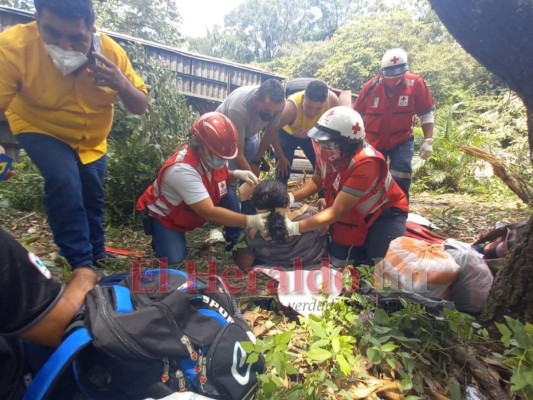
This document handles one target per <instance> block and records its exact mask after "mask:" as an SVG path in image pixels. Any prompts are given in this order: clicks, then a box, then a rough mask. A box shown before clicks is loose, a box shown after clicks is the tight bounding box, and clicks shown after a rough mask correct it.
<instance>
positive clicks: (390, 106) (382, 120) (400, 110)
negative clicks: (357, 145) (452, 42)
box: [353, 49, 435, 197]
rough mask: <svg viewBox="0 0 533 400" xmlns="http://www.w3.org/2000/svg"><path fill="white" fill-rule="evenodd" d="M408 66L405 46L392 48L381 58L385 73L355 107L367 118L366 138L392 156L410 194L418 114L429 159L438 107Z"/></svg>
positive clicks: (368, 85) (396, 173) (364, 90)
mask: <svg viewBox="0 0 533 400" xmlns="http://www.w3.org/2000/svg"><path fill="white" fill-rule="evenodd" d="M408 69H409V66H408V63H407V53H406V52H405V51H404V50H402V49H391V50H388V51H387V52H386V53H385V54H384V55H383V58H382V60H381V74H380V75H379V76H375V77H373V78H372V79H370V80H369V81H368V82H367V83H365V84H364V85H363V88H362V90H361V93H360V94H359V96H358V97H357V100H356V102H355V104H354V107H353V108H354V110H356V111H357V112H358V113H359V114H361V116H362V117H363V118H364V121H365V129H366V140H367V141H368V143H369V144H371V145H372V146H373V147H374V148H375V149H376V150H378V151H380V152H381V153H382V154H383V155H384V156H385V158H388V159H389V166H390V172H391V174H392V176H393V178H394V180H395V181H396V182H397V183H398V185H400V187H401V188H402V190H403V191H404V193H405V194H406V195H407V197H409V188H410V186H411V174H412V172H413V169H412V167H411V162H412V160H413V153H414V143H413V141H414V138H413V125H414V121H415V116H418V118H419V120H420V125H421V126H422V131H423V132H424V142H423V143H422V146H421V148H420V157H421V158H422V159H424V160H426V159H428V158H429V157H430V156H431V154H432V152H433V121H434V116H433V110H434V108H435V103H434V101H433V97H432V95H431V92H430V91H429V88H428V87H427V85H426V82H425V81H424V79H423V78H422V77H420V76H418V75H415V74H412V73H411V72H409V71H408Z"/></svg>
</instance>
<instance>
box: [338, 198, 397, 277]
mask: <svg viewBox="0 0 533 400" xmlns="http://www.w3.org/2000/svg"><path fill="white" fill-rule="evenodd" d="M406 221H407V213H406V212H404V211H401V210H399V209H397V208H387V209H385V210H383V212H382V213H381V215H380V216H379V217H378V219H377V220H376V221H375V222H374V223H373V224H372V226H371V227H370V228H369V229H368V233H367V235H366V239H365V244H364V245H363V246H343V245H339V244H335V243H333V242H332V241H331V239H330V241H329V244H328V253H329V258H330V262H331V264H332V265H333V266H335V267H337V268H343V267H344V266H345V265H347V264H355V265H360V264H365V265H375V264H376V263H378V262H379V261H380V260H381V259H382V258H383V257H385V254H386V253H387V250H388V249H389V245H390V242H392V241H393V240H394V239H396V238H397V237H400V236H403V235H404V233H405V223H406Z"/></svg>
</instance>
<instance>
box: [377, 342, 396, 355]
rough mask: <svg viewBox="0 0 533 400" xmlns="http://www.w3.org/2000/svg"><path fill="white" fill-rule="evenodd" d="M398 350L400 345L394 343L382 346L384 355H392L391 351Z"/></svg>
mask: <svg viewBox="0 0 533 400" xmlns="http://www.w3.org/2000/svg"><path fill="white" fill-rule="evenodd" d="M397 348H398V345H396V344H394V343H393V342H388V343H385V344H384V345H383V346H381V349H380V350H381V351H383V352H384V353H390V352H391V351H394V350H396V349H397Z"/></svg>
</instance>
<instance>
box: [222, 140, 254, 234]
mask: <svg viewBox="0 0 533 400" xmlns="http://www.w3.org/2000/svg"><path fill="white" fill-rule="evenodd" d="M257 150H259V135H254V136H251V137H248V138H246V139H245V140H244V149H243V152H244V157H245V158H246V160H247V161H248V162H249V163H250V162H251V161H252V160H253V159H254V158H255V156H256V154H257ZM228 167H229V169H230V170H231V171H233V170H236V169H238V167H237V164H236V163H235V161H233V160H232V161H230V162H229V163H228ZM238 183H239V182H237V181H233V182H232V183H231V185H229V186H228V194H227V195H226V196H224V198H223V199H222V200H221V201H220V204H219V205H220V207H224V208H227V209H228V210H231V211H235V212H238V213H241V212H242V213H243V214H255V209H254V208H253V206H251V202H247V204H244V203H243V204H242V210H241V204H240V203H239V196H238V195H237V184H238ZM225 231H226V241H228V242H230V243H237V241H238V240H239V236H240V235H241V228H240V227H238V226H227V227H226V229H225Z"/></svg>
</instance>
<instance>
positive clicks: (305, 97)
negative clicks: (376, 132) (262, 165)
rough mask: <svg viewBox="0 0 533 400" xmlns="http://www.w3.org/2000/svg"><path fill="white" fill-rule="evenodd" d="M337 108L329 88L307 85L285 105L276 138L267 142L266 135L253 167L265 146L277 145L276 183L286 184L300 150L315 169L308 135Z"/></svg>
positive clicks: (336, 102)
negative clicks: (297, 149) (271, 142)
mask: <svg viewBox="0 0 533 400" xmlns="http://www.w3.org/2000/svg"><path fill="white" fill-rule="evenodd" d="M338 105H339V99H338V97H337V95H336V94H335V93H334V92H333V91H331V90H329V88H328V85H327V84H326V83H325V82H323V81H321V80H318V79H316V80H313V81H311V82H309V83H308V85H307V87H306V88H305V90H302V91H300V92H297V93H294V94H293V95H291V96H290V97H289V98H288V99H287V101H286V102H285V107H284V108H283V111H282V113H281V117H280V122H279V128H280V129H279V132H278V137H272V138H269V137H267V136H266V135H265V137H264V138H263V140H262V142H261V145H260V149H259V152H258V154H257V155H256V158H255V159H254V160H253V161H252V164H255V165H259V162H260V159H261V157H262V155H263V152H264V151H265V150H266V147H267V146H265V145H268V144H270V141H271V140H273V142H274V143H276V141H279V145H278V146H277V148H280V149H281V151H279V152H278V154H277V166H276V175H277V179H278V180H280V181H281V182H283V183H287V181H288V180H289V176H290V174H291V165H292V161H293V159H294V152H295V150H296V148H298V147H300V148H301V149H302V150H303V152H304V154H305V156H306V157H307V159H308V160H309V161H310V162H311V164H312V165H313V168H314V167H315V160H316V157H315V151H314V150H313V144H312V142H311V139H309V137H307V132H308V131H309V130H310V129H311V128H314V126H315V124H316V122H317V121H318V119H319V118H320V116H321V115H322V114H323V113H324V112H326V111H327V110H329V109H330V108H332V107H336V106H338Z"/></svg>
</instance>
